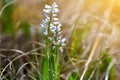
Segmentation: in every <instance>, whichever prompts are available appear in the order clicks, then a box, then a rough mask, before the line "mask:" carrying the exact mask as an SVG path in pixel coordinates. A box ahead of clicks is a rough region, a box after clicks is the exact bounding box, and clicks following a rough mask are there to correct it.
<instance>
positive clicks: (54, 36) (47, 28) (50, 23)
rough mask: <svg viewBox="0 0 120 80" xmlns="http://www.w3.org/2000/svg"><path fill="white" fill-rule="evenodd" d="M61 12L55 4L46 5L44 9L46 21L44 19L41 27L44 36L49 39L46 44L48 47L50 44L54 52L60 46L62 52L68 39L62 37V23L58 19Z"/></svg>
mask: <svg viewBox="0 0 120 80" xmlns="http://www.w3.org/2000/svg"><path fill="white" fill-rule="evenodd" d="M59 11H60V10H59V9H58V5H57V4H56V3H55V2H54V3H53V4H52V6H50V5H45V7H44V9H43V14H44V16H45V19H42V22H41V24H40V26H41V28H42V33H43V35H44V36H46V38H47V39H46V41H45V43H46V44H47V45H48V44H49V43H50V44H49V46H51V48H52V50H54V49H55V47H56V46H58V47H59V50H60V51H61V52H62V51H63V46H65V41H66V39H65V38H63V36H62V31H61V23H60V21H59V19H58V18H57V13H58V12H59Z"/></svg>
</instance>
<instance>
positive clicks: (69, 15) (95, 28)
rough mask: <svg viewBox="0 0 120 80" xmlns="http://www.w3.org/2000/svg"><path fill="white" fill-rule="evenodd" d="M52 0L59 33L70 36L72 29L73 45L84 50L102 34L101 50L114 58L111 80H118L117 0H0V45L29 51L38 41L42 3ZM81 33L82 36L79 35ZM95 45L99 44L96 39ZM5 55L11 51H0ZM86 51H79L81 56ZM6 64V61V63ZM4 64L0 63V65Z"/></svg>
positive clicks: (119, 17) (119, 9)
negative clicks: (59, 29)
mask: <svg viewBox="0 0 120 80" xmlns="http://www.w3.org/2000/svg"><path fill="white" fill-rule="evenodd" d="M53 2H56V3H57V4H58V6H59V9H60V13H59V18H60V22H61V23H62V28H63V35H64V36H65V37H66V38H67V40H69V39H70V37H71V34H72V32H73V30H74V29H75V28H76V29H77V31H76V33H75V38H74V40H75V43H74V44H72V46H73V47H75V48H76V46H78V47H77V48H76V49H77V50H78V52H79V51H80V49H81V45H82V49H84V50H85V49H86V48H87V47H88V46H90V45H91V44H93V43H94V42H96V40H94V38H95V37H99V36H102V40H103V49H107V50H109V56H111V57H112V58H113V59H114V60H115V66H114V67H115V80H119V79H120V0H0V48H1V49H19V50H22V51H25V52H27V51H29V50H31V49H32V48H31V47H30V44H27V43H29V42H30V41H32V40H36V41H39V40H40V37H39V36H40V35H39V31H40V22H41V19H42V18H43V15H42V10H43V8H44V5H45V4H48V5H49V4H52V3H53ZM80 36H82V39H81V37H80ZM78 42H81V43H80V44H79V43H78ZM97 45H98V48H97V49H96V52H95V53H96V54H94V56H95V55H97V51H99V47H100V45H101V43H100V42H99V43H98V44H97ZM1 53H2V54H3V55H5V56H7V58H8V57H9V56H11V55H13V54H14V53H12V52H1ZM86 55H87V54H85V53H84V54H83V55H82V57H83V58H84V56H86ZM6 64H7V63H6ZM3 65H4V64H3V63H2V64H1V66H3Z"/></svg>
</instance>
